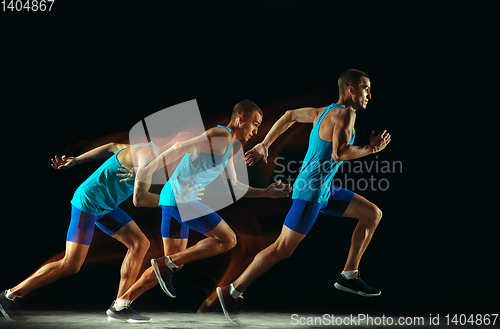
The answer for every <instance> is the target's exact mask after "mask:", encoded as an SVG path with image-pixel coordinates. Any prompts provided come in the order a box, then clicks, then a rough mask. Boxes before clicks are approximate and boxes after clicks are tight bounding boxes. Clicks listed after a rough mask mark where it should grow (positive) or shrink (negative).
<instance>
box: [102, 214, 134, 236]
mask: <svg viewBox="0 0 500 329" xmlns="http://www.w3.org/2000/svg"><path fill="white" fill-rule="evenodd" d="M130 222H133V220H132V217H130V216H129V215H128V214H127V213H126V212H125V211H123V210H122V209H121V208H116V209H115V210H113V211H110V212H108V213H107V214H106V215H104V216H102V218H101V219H99V220H97V221H96V223H95V225H96V226H97V227H99V228H100V229H101V231H103V232H104V233H106V234H107V235H109V236H114V234H115V233H116V232H118V231H119V230H120V229H122V228H123V227H124V226H125V225H127V224H128V223H130ZM136 226H137V225H136ZM139 231H140V230H139ZM141 233H142V232H141Z"/></svg>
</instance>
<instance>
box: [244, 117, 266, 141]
mask: <svg viewBox="0 0 500 329" xmlns="http://www.w3.org/2000/svg"><path fill="white" fill-rule="evenodd" d="M261 123H262V116H261V115H260V113H259V112H258V111H253V112H252V113H250V114H249V115H247V116H240V126H239V127H240V129H239V130H240V131H239V134H238V139H239V140H240V141H242V142H248V140H249V139H250V138H252V137H253V136H254V135H256V134H257V132H258V131H259V126H260V125H261Z"/></svg>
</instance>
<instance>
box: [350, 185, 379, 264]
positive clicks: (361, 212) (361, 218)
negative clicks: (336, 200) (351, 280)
mask: <svg viewBox="0 0 500 329" xmlns="http://www.w3.org/2000/svg"><path fill="white" fill-rule="evenodd" d="M343 217H350V218H356V219H357V220H358V224H357V225H356V228H355V229H354V232H353V233H352V238H351V248H350V249H349V255H348V256H347V261H346V264H345V266H344V271H351V270H357V269H358V266H359V262H360V261H361V257H362V256H363V253H364V252H365V250H366V247H368V244H369V243H370V241H371V239H372V236H373V233H374V232H375V229H376V228H377V226H378V224H379V222H380V220H381V218H382V211H380V209H379V208H378V207H377V206H376V205H375V204H373V203H371V202H370V201H368V200H367V199H365V198H363V197H362V196H360V195H358V194H354V196H353V197H352V199H351V202H350V203H349V206H348V207H347V209H346V211H345V212H344V216H343Z"/></svg>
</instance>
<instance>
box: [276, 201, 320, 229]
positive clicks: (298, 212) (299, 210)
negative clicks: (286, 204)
mask: <svg viewBox="0 0 500 329" xmlns="http://www.w3.org/2000/svg"><path fill="white" fill-rule="evenodd" d="M322 207H323V203H316V202H311V201H305V200H301V199H294V200H293V203H292V207H291V208H290V210H289V211H288V214H287V215H286V218H285V222H284V223H283V225H284V227H287V228H289V229H290V230H292V231H294V232H297V233H300V234H302V235H304V236H305V235H307V233H309V231H310V230H311V228H312V226H313V225H314V223H315V222H316V218H318V214H319V212H320V210H321V208H322Z"/></svg>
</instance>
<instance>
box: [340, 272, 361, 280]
mask: <svg viewBox="0 0 500 329" xmlns="http://www.w3.org/2000/svg"><path fill="white" fill-rule="evenodd" d="M356 273H358V270H352V271H342V275H343V276H344V277H345V278H346V279H354V278H355V277H356Z"/></svg>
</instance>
